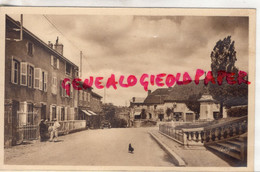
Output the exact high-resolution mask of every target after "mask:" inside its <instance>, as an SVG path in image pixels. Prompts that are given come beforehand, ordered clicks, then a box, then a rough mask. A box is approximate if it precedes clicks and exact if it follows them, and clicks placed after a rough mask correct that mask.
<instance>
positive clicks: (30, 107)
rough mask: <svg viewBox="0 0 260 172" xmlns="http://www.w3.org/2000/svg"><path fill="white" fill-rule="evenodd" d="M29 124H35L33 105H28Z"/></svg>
mask: <svg viewBox="0 0 260 172" xmlns="http://www.w3.org/2000/svg"><path fill="white" fill-rule="evenodd" d="M27 110H28V111H27V112H28V115H27V124H33V104H32V103H27Z"/></svg>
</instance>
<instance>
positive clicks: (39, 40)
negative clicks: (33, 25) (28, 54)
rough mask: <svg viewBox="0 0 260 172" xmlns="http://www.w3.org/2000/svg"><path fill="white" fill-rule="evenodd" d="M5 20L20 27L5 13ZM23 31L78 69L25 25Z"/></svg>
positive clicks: (18, 23)
mask: <svg viewBox="0 0 260 172" xmlns="http://www.w3.org/2000/svg"><path fill="white" fill-rule="evenodd" d="M6 20H7V21H10V22H11V23H12V24H14V25H15V26H16V27H18V28H20V22H18V21H15V20H14V19H12V18H11V17H10V16H8V15H6ZM23 32H24V33H26V34H27V35H29V36H30V37H32V38H33V39H34V40H36V41H37V42H38V43H40V44H41V45H43V46H44V47H45V48H46V49H48V50H49V51H50V52H51V53H53V54H55V55H56V56H58V57H60V58H61V59H63V60H65V61H66V62H68V63H70V64H72V65H73V66H74V67H75V68H76V69H78V66H77V65H76V64H74V63H73V62H71V61H70V60H69V59H67V58H66V57H64V56H63V55H62V54H60V53H59V52H57V51H56V50H55V49H53V48H51V47H49V46H48V44H46V43H45V42H43V41H42V40H41V39H40V38H39V37H37V36H36V35H34V34H33V33H32V32H30V31H29V30H27V29H26V28H25V27H23Z"/></svg>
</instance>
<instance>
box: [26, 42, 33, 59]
mask: <svg viewBox="0 0 260 172" xmlns="http://www.w3.org/2000/svg"><path fill="white" fill-rule="evenodd" d="M27 54H28V55H29V56H33V43H31V42H28V47H27Z"/></svg>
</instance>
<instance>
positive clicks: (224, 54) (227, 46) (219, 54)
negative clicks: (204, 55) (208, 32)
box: [209, 36, 248, 117]
mask: <svg viewBox="0 0 260 172" xmlns="http://www.w3.org/2000/svg"><path fill="white" fill-rule="evenodd" d="M210 57H211V70H212V74H213V76H214V78H217V75H218V71H225V72H230V73H234V77H235V78H237V76H238V68H237V67H236V66H235V62H236V61H237V58H236V51H235V41H231V36H228V37H226V38H224V39H223V40H219V41H218V42H217V43H216V45H215V47H214V48H213V51H212V52H211V56H210ZM235 80H236V79H235ZM247 89H248V87H247V85H246V84H244V83H242V84H241V85H239V84H234V85H230V84H228V83H227V82H226V81H225V80H224V81H223V83H222V85H218V84H209V91H210V94H211V95H212V97H213V98H214V99H215V100H217V101H218V102H219V103H220V117H223V104H224V103H225V102H226V101H228V100H232V99H233V98H234V97H241V96H242V97H247V96H248V93H247Z"/></svg>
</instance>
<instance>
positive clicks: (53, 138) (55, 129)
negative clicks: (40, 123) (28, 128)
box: [50, 118, 60, 142]
mask: <svg viewBox="0 0 260 172" xmlns="http://www.w3.org/2000/svg"><path fill="white" fill-rule="evenodd" d="M53 121H54V123H53V126H52V130H51V137H50V141H51V142H52V141H54V142H56V141H58V128H59V127H60V123H59V122H58V121H57V119H56V118H54V119H53Z"/></svg>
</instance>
